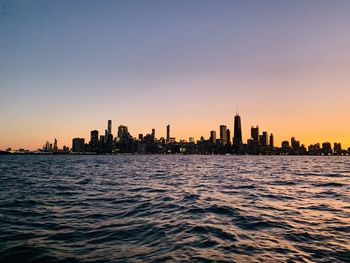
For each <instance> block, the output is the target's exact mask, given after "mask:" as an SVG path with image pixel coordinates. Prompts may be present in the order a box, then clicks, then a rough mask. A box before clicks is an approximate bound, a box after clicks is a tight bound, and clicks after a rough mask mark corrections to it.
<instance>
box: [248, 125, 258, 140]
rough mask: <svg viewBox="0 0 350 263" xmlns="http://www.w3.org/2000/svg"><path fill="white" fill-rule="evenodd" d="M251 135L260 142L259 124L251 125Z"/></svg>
mask: <svg viewBox="0 0 350 263" xmlns="http://www.w3.org/2000/svg"><path fill="white" fill-rule="evenodd" d="M250 137H251V139H252V140H253V141H254V142H256V143H257V142H259V126H256V127H253V126H252V127H251V129H250Z"/></svg>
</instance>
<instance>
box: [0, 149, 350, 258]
mask: <svg viewBox="0 0 350 263" xmlns="http://www.w3.org/2000/svg"><path fill="white" fill-rule="evenodd" d="M0 179H1V181H0V262H108V261H114V262H174V261H177V262H207V261H208V262H210V261H222V262H225V261H227V262H232V261H235V262H350V158H349V157H305V156H304V157H282V156H278V157H268V156H265V157H257V156H241V157H239V156H128V155H120V156H0Z"/></svg>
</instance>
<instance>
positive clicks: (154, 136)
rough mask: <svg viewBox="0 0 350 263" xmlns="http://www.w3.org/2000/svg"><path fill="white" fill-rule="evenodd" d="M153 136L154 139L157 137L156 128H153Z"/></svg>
mask: <svg viewBox="0 0 350 263" xmlns="http://www.w3.org/2000/svg"><path fill="white" fill-rule="evenodd" d="M151 135H152V138H153V141H154V140H155V139H156V130H155V129H152V134H151Z"/></svg>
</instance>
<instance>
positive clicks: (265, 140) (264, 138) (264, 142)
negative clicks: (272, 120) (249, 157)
mask: <svg viewBox="0 0 350 263" xmlns="http://www.w3.org/2000/svg"><path fill="white" fill-rule="evenodd" d="M260 143H261V146H267V145H269V137H268V135H267V132H266V131H264V132H263V133H262V135H261V139H260Z"/></svg>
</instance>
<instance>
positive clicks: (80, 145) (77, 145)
mask: <svg viewBox="0 0 350 263" xmlns="http://www.w3.org/2000/svg"><path fill="white" fill-rule="evenodd" d="M72 151H73V152H84V151H85V139H84V138H74V139H73V140H72Z"/></svg>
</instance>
